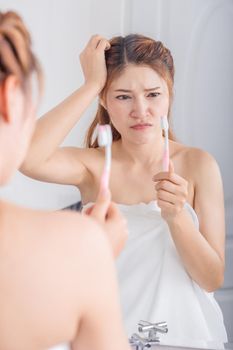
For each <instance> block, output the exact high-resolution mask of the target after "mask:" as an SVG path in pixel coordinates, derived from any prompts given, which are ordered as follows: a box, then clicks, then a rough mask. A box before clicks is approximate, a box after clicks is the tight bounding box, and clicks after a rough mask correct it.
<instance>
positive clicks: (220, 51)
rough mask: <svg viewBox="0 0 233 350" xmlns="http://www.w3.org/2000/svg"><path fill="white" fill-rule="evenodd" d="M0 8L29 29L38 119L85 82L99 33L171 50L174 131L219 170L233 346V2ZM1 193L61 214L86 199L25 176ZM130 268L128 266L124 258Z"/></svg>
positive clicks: (83, 125)
mask: <svg viewBox="0 0 233 350" xmlns="http://www.w3.org/2000/svg"><path fill="white" fill-rule="evenodd" d="M1 8H2V9H10V8H12V9H15V10H17V11H19V13H20V14H21V15H22V16H23V17H24V19H25V21H26V23H27V24H28V26H29V28H30V29H31V34H32V37H33V40H34V44H35V45H34V47H35V51H36V53H37V54H38V56H39V57H40V59H41V63H42V66H43V68H44V73H45V78H46V79H45V92H44V98H43V103H42V105H41V109H40V113H39V114H40V115H42V114H43V113H45V112H46V111H48V110H49V109H50V108H52V107H53V106H55V105H56V104H57V103H58V102H60V101H61V100H62V99H64V98H65V97H66V96H67V95H69V94H70V93H71V92H72V91H73V90H75V89H76V88H77V87H78V86H80V85H81V84H82V82H83V77H82V72H81V68H80V64H79V60H78V54H79V53H80V52H81V50H82V49H83V47H84V46H85V44H86V41H87V40H88V38H89V37H90V36H91V35H92V34H94V33H101V34H102V35H104V36H106V37H107V38H111V37H112V36H115V35H119V34H123V35H125V34H128V33H141V34H144V35H147V36H151V37H153V38H156V39H159V40H161V41H162V42H163V43H164V44H165V45H166V46H167V47H168V48H169V49H170V50H171V52H172V55H173V58H174V62H175V69H176V73H175V98H174V103H173V109H172V110H173V112H172V119H173V124H174V130H175V134H176V135H177V138H178V139H179V140H181V141H182V142H184V143H185V144H187V145H190V146H194V147H198V148H202V149H204V150H206V151H208V152H210V153H211V154H213V156H214V157H215V158H216V160H217V162H218V164H219V166H220V169H221V173H222V178H223V183H224V192H225V210H226V233H227V238H226V273H225V282H224V286H223V287H222V288H221V289H220V290H219V291H217V292H216V293H215V296H216V299H217V300H218V302H219V304H220V306H221V309H222V311H223V315H224V320H225V324H226V328H227V332H228V337H229V342H233V327H232V325H233V278H232V271H231V266H233V251H232V249H233V231H232V228H233V214H232V213H233V210H232V209H233V208H232V207H233V189H232V180H231V171H230V169H232V167H233V157H232V155H231V152H230V151H229V150H230V149H232V146H233V145H232V142H233V141H232V135H231V133H232V130H233V128H232V124H233V119H232V117H231V114H232V110H233V99H232V98H231V91H232V76H233V68H232V67H233V66H232V58H233V41H232V33H233V3H232V1H231V0H223V1H220V0H219V1H218V0H216V1H211V0H205V1H203V0H179V1H178V0H176V1H172V0H166V1H165V0H163V1H161V0H153V1H152V0H147V1H146V2H145V1H142V0H135V1H132V0H129V1H121V2H116V1H113V0H111V1H109V0H108V1H107V0H101V1H98V2H96V1H93V0H90V1H85V2H78V1H74V0H71V1H70V2H69V4H67V2H66V1H63V0H61V1H59V2H58V3H56V2H48V1H45V0H42V1H40V2H39V3H38V2H37V1H35V0H32V1H30V2H19V1H17V0H2V1H1ZM184 14H185V16H184ZM95 110H96V101H94V102H93V103H92V105H91V106H90V108H89V109H88V110H87V111H86V112H85V114H84V117H83V118H82V119H81V121H80V122H79V124H78V125H77V126H76V127H75V128H74V129H73V130H72V132H71V133H70V134H69V135H68V137H67V138H66V140H65V142H64V144H65V145H71V146H81V145H82V144H83V138H84V135H85V132H86V130H87V127H88V125H89V123H90V121H91V120H92V118H93V115H94V113H95ZM197 171H198V164H197ZM0 192H1V196H4V197H5V198H7V199H9V200H12V201H14V202H17V203H19V204H23V205H27V206H30V207H32V208H43V209H61V208H63V207H66V206H68V205H70V204H72V203H75V202H78V201H79V200H80V199H81V198H80V194H79V192H78V191H77V189H76V188H74V187H72V186H63V185H55V184H47V183H40V182H37V181H34V180H31V179H29V178H26V177H25V176H23V175H22V174H20V173H18V174H17V176H16V177H15V178H14V179H13V181H12V182H11V183H10V184H9V185H8V186H7V187H6V188H4V189H1V191H0ZM142 262H143V257H142ZM125 264H126V266H128V262H127V261H126V262H125ZM174 283H175V282H174ZM146 288H147V286H142V291H139V293H142V294H143V293H146ZM132 289H133V285H132ZM171 297H172V295H171ZM135 303H138V300H135ZM190 312H191V311H190ZM138 321H140V320H138ZM155 321H158V322H160V321H166V320H163V319H158V320H155ZM168 327H169V325H168ZM174 345H176V343H175V342H174ZM190 346H195V344H190Z"/></svg>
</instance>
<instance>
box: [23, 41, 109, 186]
mask: <svg viewBox="0 0 233 350" xmlns="http://www.w3.org/2000/svg"><path fill="white" fill-rule="evenodd" d="M108 45H109V44H108V42H107V41H106V40H105V39H103V38H101V37H100V36H97V35H96V36H94V37H92V38H91V39H90V41H89V43H88V44H87V46H86V48H85V49H84V51H83V52H82V54H81V55H80V60H81V63H82V67H83V71H84V75H85V83H84V85H83V86H81V87H80V88H79V89H78V90H77V91H75V92H74V93H73V94H72V95H71V96H69V97H68V98H66V99H65V100H64V101H63V102H62V103H60V104H59V105H58V106H57V107H55V108H53V109H52V110H51V111H49V112H48V113H46V114H45V115H44V116H43V117H42V118H40V119H39V120H38V122H37V125H36V129H35V132H34V135H33V138H32V141H31V145H30V148H29V151H28V154H27V157H26V159H25V161H24V163H23V165H22V167H21V171H22V172H23V173H24V174H25V175H28V176H31V177H33V178H36V179H38V180H41V181H48V182H57V183H63V184H75V185H78V183H80V182H81V181H82V178H83V177H84V176H85V171H86V167H85V162H83V158H84V157H82V152H83V150H82V149H76V148H74V147H62V148H59V146H60V144H61V143H62V142H63V140H64V138H65V137H66V136H67V134H68V133H69V132H70V131H71V129H72V128H73V127H74V126H75V125H76V123H77V122H78V121H79V119H80V118H81V116H82V114H83V112H84V111H85V110H86V109H87V107H88V106H89V105H90V103H91V102H92V101H93V99H94V98H95V97H96V96H98V94H99V92H100V91H101V89H102V88H103V86H104V84H105V81H106V74H107V73H106V64H105V56H104V50H105V49H106V47H108Z"/></svg>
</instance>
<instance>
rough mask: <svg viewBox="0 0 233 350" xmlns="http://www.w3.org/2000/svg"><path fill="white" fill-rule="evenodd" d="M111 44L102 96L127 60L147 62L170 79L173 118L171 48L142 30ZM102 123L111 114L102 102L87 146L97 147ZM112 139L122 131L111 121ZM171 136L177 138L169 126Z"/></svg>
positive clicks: (114, 39)
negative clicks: (96, 137) (97, 129)
mask: <svg viewBox="0 0 233 350" xmlns="http://www.w3.org/2000/svg"><path fill="white" fill-rule="evenodd" d="M110 44H111V47H110V49H109V50H107V51H106V52H105V59H106V66H107V82H106V85H105V87H104V89H103V90H102V91H101V94H100V97H101V98H103V97H104V96H105V95H106V92H107V89H108V88H109V86H110V84H111V83H112V81H113V80H114V78H116V77H117V76H119V75H120V74H121V73H122V72H123V70H124V69H125V67H126V66H127V64H130V63H131V64H136V65H143V66H145V65H147V66H149V67H150V68H152V69H154V70H155V71H156V72H157V73H158V74H159V75H160V76H161V77H162V78H163V79H164V80H165V81H166V83H167V86H168V91H169V101H170V103H169V110H168V120H169V118H170V109H171V103H172V99H173V84H174V64H173V58H172V55H171V53H170V51H169V50H168V49H167V48H166V47H165V46H164V45H163V44H162V42H161V41H155V40H153V39H151V38H148V37H145V36H143V35H139V34H130V35H127V36H126V37H122V36H117V37H114V38H112V39H111V40H110ZM98 123H99V124H109V123H110V118H109V115H108V112H107V111H106V109H105V108H104V107H103V106H102V105H101V104H100V103H99V106H98V110H97V113H96V116H95V119H94V120H93V122H92V124H91V125H90V127H89V129H88V131H87V135H86V146H87V147H89V148H96V147H98V142H97V139H95V140H94V141H92V139H93V134H94V131H95V129H96V126H97V125H98ZM111 128H112V134H113V141H117V140H119V139H120V138H121V135H120V133H119V132H118V131H117V130H116V129H115V128H114V126H113V125H112V124H111ZM169 138H170V139H171V140H175V137H174V135H173V133H172V131H171V130H170V127H169Z"/></svg>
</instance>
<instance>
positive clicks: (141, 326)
mask: <svg viewBox="0 0 233 350" xmlns="http://www.w3.org/2000/svg"><path fill="white" fill-rule="evenodd" d="M138 331H139V334H137V333H134V334H133V335H132V336H131V338H130V340H129V342H130V344H131V345H133V346H136V349H137V350H141V349H145V348H150V347H151V346H152V345H155V344H158V343H159V337H158V336H157V333H167V332H168V327H167V322H158V323H151V322H147V321H140V322H139V323H138ZM145 333H148V335H147V336H145Z"/></svg>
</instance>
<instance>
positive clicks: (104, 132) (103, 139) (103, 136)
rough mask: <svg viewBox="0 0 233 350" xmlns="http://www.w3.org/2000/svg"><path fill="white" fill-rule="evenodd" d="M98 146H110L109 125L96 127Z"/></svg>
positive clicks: (110, 132)
mask: <svg viewBox="0 0 233 350" xmlns="http://www.w3.org/2000/svg"><path fill="white" fill-rule="evenodd" d="M98 144H99V146H100V147H106V146H111V144H112V130H111V127H110V125H109V124H104V125H99V126H98Z"/></svg>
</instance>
